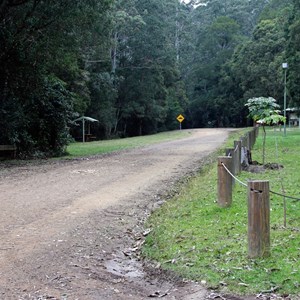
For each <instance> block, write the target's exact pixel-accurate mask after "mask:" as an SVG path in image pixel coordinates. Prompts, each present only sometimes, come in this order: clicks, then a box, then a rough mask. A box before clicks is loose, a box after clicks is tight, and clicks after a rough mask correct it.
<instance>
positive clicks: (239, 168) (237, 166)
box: [234, 141, 242, 175]
mask: <svg viewBox="0 0 300 300" xmlns="http://www.w3.org/2000/svg"><path fill="white" fill-rule="evenodd" d="M234 149H235V152H236V162H235V163H234V166H235V170H234V171H235V172H234V175H239V174H240V173H241V171H242V166H241V157H242V142H241V141H234Z"/></svg>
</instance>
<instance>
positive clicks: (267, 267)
mask: <svg viewBox="0 0 300 300" xmlns="http://www.w3.org/2000/svg"><path fill="white" fill-rule="evenodd" d="M233 138H235V137H231V139H230V142H231V146H232V141H233ZM266 146H267V148H266V154H267V157H266V162H271V163H279V164H282V165H283V166H284V168H283V169H280V170H279V171H278V170H276V171H275V170H268V171H266V172H265V173H260V174H253V173H247V172H242V174H241V175H240V176H239V179H240V180H242V181H244V182H246V181H247V180H249V179H265V180H269V181H270V187H271V190H273V191H277V192H282V187H283V188H284V190H285V191H286V194H287V195H289V196H293V197H298V198H300V172H299V170H300V160H299V153H300V131H299V130H293V131H288V132H287V136H286V137H284V136H283V132H279V131H277V132H274V131H273V130H269V131H268V132H267V145H266ZM261 147H262V139H261V137H259V138H258V141H257V143H256V145H255V147H254V149H253V154H252V155H253V159H255V160H257V161H260V162H261V161H262V159H261V157H262V149H261ZM246 193H247V191H246V188H245V187H244V186H242V185H236V186H235V188H234V195H233V205H232V206H231V207H230V208H227V209H221V208H219V207H218V206H217V204H216V195H217V167H216V162H215V163H213V164H211V165H206V166H204V168H203V169H202V170H201V172H200V173H199V175H198V176H196V177H195V178H193V179H191V180H190V181H189V182H188V184H187V185H186V186H184V187H182V189H181V192H180V193H179V194H178V195H177V196H176V197H174V198H173V199H172V200H170V201H168V202H167V203H166V204H165V205H164V206H163V207H162V208H161V209H159V210H157V211H156V212H155V213H154V214H153V215H152V216H151V218H150V219H149V221H148V224H147V226H149V227H151V228H152V232H151V233H150V234H149V236H148V237H147V239H146V243H145V246H144V248H143V254H144V255H145V256H146V257H148V258H151V259H153V260H156V261H159V262H160V263H161V265H162V267H163V268H165V269H169V270H173V271H175V272H177V273H179V274H180V275H182V276H183V277H185V278H189V279H193V280H197V281H202V282H203V283H206V285H207V286H208V287H209V288H213V289H218V290H221V291H222V292H224V293H236V294H241V295H246V294H255V293H261V292H268V291H269V292H271V291H276V292H277V293H278V294H292V295H298V296H299V289H300V201H293V200H287V227H286V228H284V226H283V199H282V197H280V196H275V195H273V194H272V195H271V198H270V202H271V256H270V257H269V258H264V259H249V258H248V257H247V205H246V204H247V194H246Z"/></svg>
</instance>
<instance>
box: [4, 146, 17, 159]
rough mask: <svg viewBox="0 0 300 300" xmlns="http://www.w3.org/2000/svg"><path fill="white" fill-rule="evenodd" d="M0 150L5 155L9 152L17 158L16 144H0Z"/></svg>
mask: <svg viewBox="0 0 300 300" xmlns="http://www.w3.org/2000/svg"><path fill="white" fill-rule="evenodd" d="M0 152H2V153H3V154H4V156H7V155H8V154H9V155H10V156H11V157H12V158H15V157H16V154H17V147H16V145H0ZM0 156H1V154H0Z"/></svg>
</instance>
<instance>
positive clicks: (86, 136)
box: [74, 116, 99, 143]
mask: <svg viewBox="0 0 300 300" xmlns="http://www.w3.org/2000/svg"><path fill="white" fill-rule="evenodd" d="M78 121H80V122H82V142H83V143H84V142H86V141H90V140H91V139H92V138H93V136H92V135H91V127H90V123H91V122H92V123H93V122H99V121H98V120H96V119H93V118H91V117H85V116H82V117H80V118H77V119H76V120H74V122H78ZM86 122H88V127H87V129H88V130H87V133H85V131H86V126H85V123H86Z"/></svg>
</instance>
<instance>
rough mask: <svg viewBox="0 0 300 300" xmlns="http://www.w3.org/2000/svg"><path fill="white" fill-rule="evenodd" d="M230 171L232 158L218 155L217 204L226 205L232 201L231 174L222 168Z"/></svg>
mask: <svg viewBox="0 0 300 300" xmlns="http://www.w3.org/2000/svg"><path fill="white" fill-rule="evenodd" d="M223 164H224V165H225V166H226V168H227V169H228V170H229V171H230V172H232V158H231V157H228V156H219V157H218V204H219V205H220V206H221V207H228V206H230V205H231V203H232V184H233V181H232V179H233V178H232V176H231V175H230V174H229V173H228V172H227V170H226V169H225V168H224V166H223Z"/></svg>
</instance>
